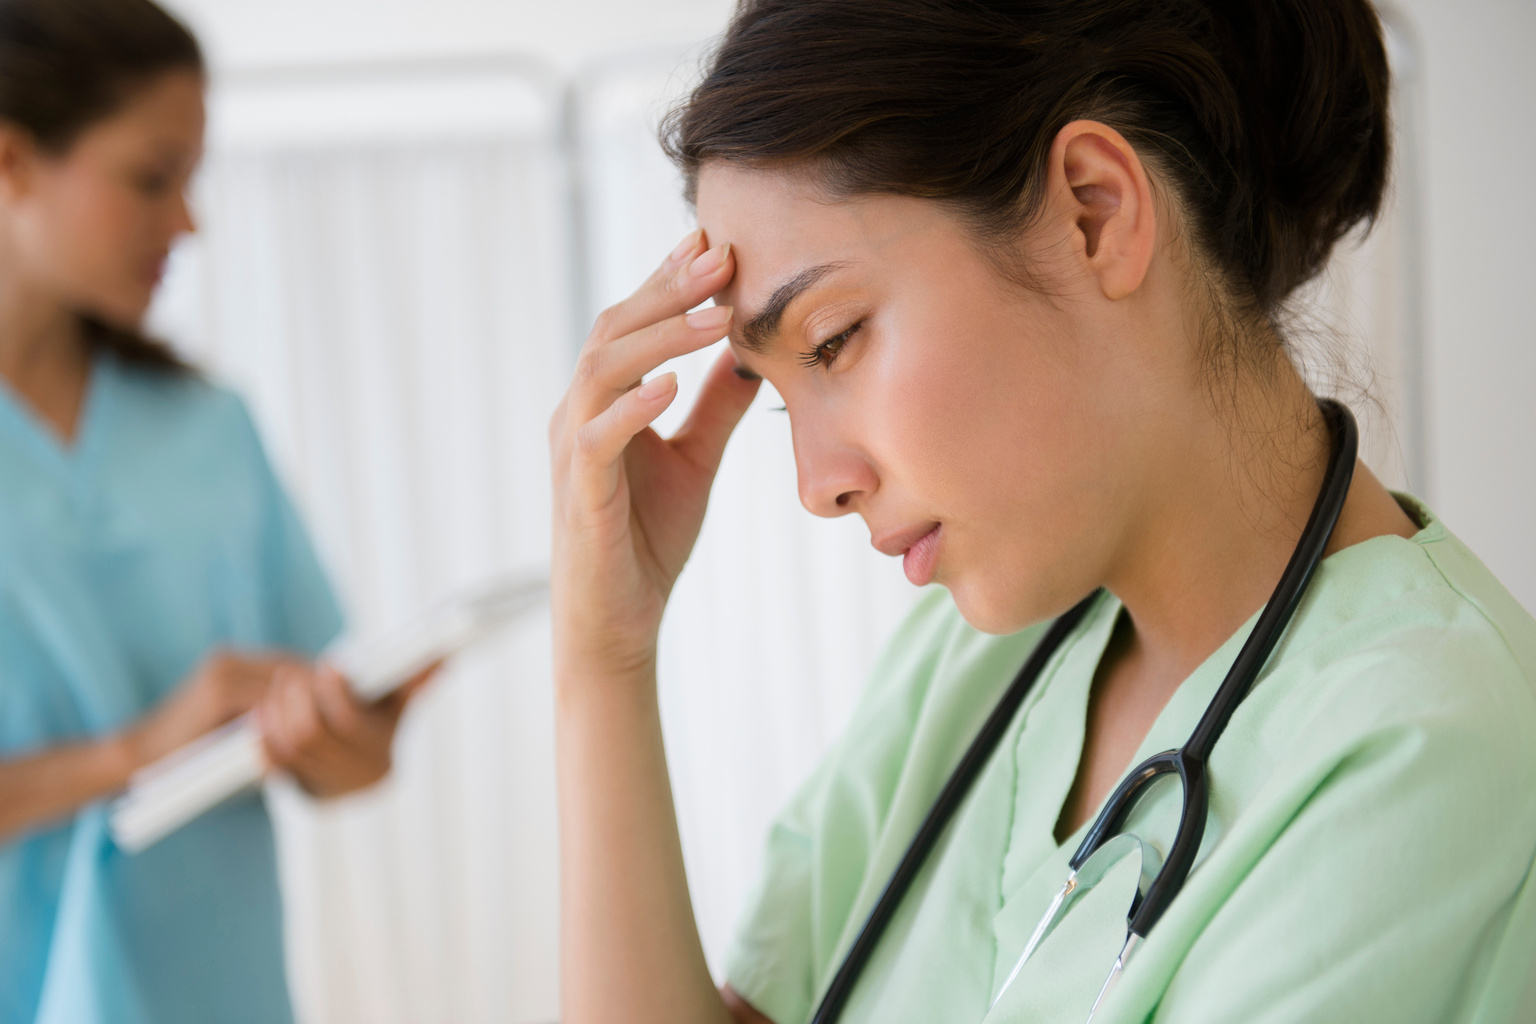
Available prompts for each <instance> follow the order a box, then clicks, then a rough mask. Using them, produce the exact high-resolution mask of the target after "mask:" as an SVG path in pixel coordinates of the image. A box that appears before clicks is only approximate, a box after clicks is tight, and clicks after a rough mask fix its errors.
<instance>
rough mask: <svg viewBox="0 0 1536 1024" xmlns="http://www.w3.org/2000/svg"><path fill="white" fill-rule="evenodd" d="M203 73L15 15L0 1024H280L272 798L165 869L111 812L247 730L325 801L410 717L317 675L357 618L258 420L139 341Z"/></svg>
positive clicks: (0, 160) (51, 2)
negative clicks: (190, 752) (241, 728)
mask: <svg viewBox="0 0 1536 1024" xmlns="http://www.w3.org/2000/svg"><path fill="white" fill-rule="evenodd" d="M204 87H205V81H204V67H203V59H202V56H201V54H200V52H199V48H198V45H197V43H196V41H195V40H194V39H193V37H192V36H191V34H190V33H189V32H188V31H187V30H186V29H185V28H184V27H183V26H182V25H181V24H179V23H178V22H177V21H175V20H174V19H173V18H171V17H170V16H169V15H168V14H166V13H165V12H164V11H163V10H161V9H160V8H159V7H157V6H156V5H154V4H153V3H151V2H150V0H0V844H3V845H0V907H3V908H4V909H3V912H0V1022H3V1024H22V1022H30V1021H34V1020H35V1021H46V1022H70V1024H88V1022H96V1021H112V1022H145V1024H148V1022H156V1024H161V1022H177V1021H187V1022H193V1021H196V1022H208V1021H253V1022H255V1021H260V1022H264V1024H270V1022H281V1021H285V1020H290V1019H291V1016H292V1013H291V1009H290V1001H289V997H288V991H287V986H286V982H285V980H284V970H283V955H282V927H281V908H280V904H279V896H278V882H277V869H276V863H275V857H274V850H273V841H272V831H271V825H270V822H269V820H268V816H267V810H266V807H265V804H264V802H263V800H262V797H261V796H260V795H259V794H256V795H251V796H248V797H245V798H242V799H239V800H235V801H232V802H230V803H227V804H225V805H224V806H222V807H220V808H218V809H217V810H215V811H213V812H211V813H209V814H207V815H205V816H204V817H203V818H201V819H199V820H197V821H195V822H193V823H191V824H190V825H188V826H186V827H185V828H183V829H181V830H180V831H179V832H177V833H175V834H174V835H172V836H170V837H169V838H167V839H165V840H163V841H162V842H160V843H159V844H158V845H156V846H154V847H152V848H151V849H149V850H148V851H146V852H144V853H142V854H139V855H135V856H128V855H126V854H124V853H122V852H121V851H118V850H117V849H115V848H114V847H113V846H112V844H111V842H110V840H109V838H108V836H107V833H106V830H105V814H104V810H103V807H102V806H101V804H100V803H99V801H100V800H101V799H102V798H103V797H106V796H108V795H110V794H113V793H115V792H117V791H119V790H121V789H122V788H123V785H124V783H125V782H126V780H127V779H128V777H129V775H130V774H131V773H132V772H134V771H135V770H136V769H138V768H140V767H142V766H144V765H145V764H148V763H150V762H152V761H154V760H155V759H157V758H159V757H161V756H162V755H164V754H167V753H169V752H170V751H172V750H175V749H176V748H177V747H179V746H181V745H182V744H184V743H186V742H188V741H189V740H192V739H194V738H196V737H198V736H200V735H202V734H204V733H206V732H207V731H208V730H210V729H212V728H214V727H215V726H218V725H220V724H222V723H224V722H226V721H228V720H230V719H231V718H233V717H235V716H237V715H240V714H243V713H245V712H247V711H251V710H253V709H254V710H255V711H256V713H257V715H258V720H259V722H260V725H261V728H262V732H263V735H264V738H265V744H266V749H267V753H268V757H269V759H270V761H271V762H272V764H273V765H274V766H275V767H278V768H282V769H285V770H286V771H288V772H290V773H291V774H292V775H293V776H295V777H296V778H297V780H298V781H299V782H300V784H301V785H303V786H304V788H305V789H307V790H308V791H309V792H311V793H313V794H317V795H322V796H330V795H337V794H342V793H346V792H350V791H353V790H356V789H359V788H362V787H365V786H367V785H370V784H372V783H373V782H375V781H376V780H378V779H379V778H381V777H382V776H383V775H384V774H385V773H386V771H387V770H388V767H389V752H390V743H391V740H392V738H393V734H394V730H395V726H396V723H397V722H398V720H399V716H400V713H401V710H402V709H403V707H404V705H405V702H406V700H407V699H408V697H409V694H410V692H411V690H410V689H409V688H408V689H407V690H405V691H402V692H401V693H399V694H397V695H396V696H395V697H393V698H391V699H388V700H386V701H384V702H383V703H381V704H378V705H374V706H364V705H362V704H360V703H358V702H357V701H356V700H355V699H354V698H353V697H352V696H351V694H350V691H349V690H348V689H347V687H346V684H345V682H344V681H343V680H341V679H340V678H339V677H338V676H336V675H335V674H334V673H329V672H320V671H315V670H312V669H311V668H310V667H309V665H308V662H309V660H310V659H312V658H313V657H314V656H315V655H316V654H317V653H318V652H319V651H320V650H321V649H322V648H323V647H325V646H326V644H327V643H328V642H329V641H330V640H331V639H332V638H333V637H334V636H335V635H336V634H337V632H338V631H339V629H340V627H341V622H342V619H341V614H340V612H339V610H338V608H337V604H336V601H335V598H334V597H333V596H332V592H331V588H330V586H329V585H328V583H327V581H326V578H325V575H324V573H323V572H322V570H321V568H320V565H319V564H318V562H317V560H316V557H315V555H314V552H313V551H312V550H311V547H310V543H309V540H308V539H307V537H306V536H305V532H304V529H303V527H302V526H301V525H300V523H299V520H298V519H297V517H296V516H295V514H294V511H293V508H292V507H291V506H290V504H289V501H288V499H287V497H286V496H285V495H284V493H283V490H282V487H281V486H280V485H279V483H278V481H277V479H276V478H275V476H274V475H273V472H272V469H271V467H270V466H269V465H268V463H267V459H266V457H265V455H264V454H263V451H262V448H261V444H260V442H259V441H258V439H257V436H256V432H255V430H254V429H253V426H252V423H251V420H250V418H249V416H248V415H247V413H246V411H245V408H244V407H243V405H242V404H241V402H240V400H239V399H238V398H236V397H235V396H234V395H233V394H231V393H229V392H227V391H225V390H222V389H220V388H218V387H215V386H213V385H212V384H210V383H209V382H207V381H206V380H204V379H203V378H202V377H201V376H200V375H199V374H198V373H197V372H195V371H194V370H192V369H190V368H189V367H187V366H186V365H184V364H183V363H181V362H180V361H179V360H178V359H177V357H176V356H175V355H174V354H172V353H171V352H170V351H169V350H167V349H165V348H163V347H161V346H160V345H158V344H156V343H154V342H151V341H149V340H146V339H145V338H144V337H143V336H142V335H141V334H140V333H139V325H140V322H141V320H142V319H143V317H144V315H145V311H146V309H147V308H148V306H149V303H150V299H151V297H152V295H153V294H154V291H155V288H156V285H157V284H158V282H159V280H160V276H161V273H162V271H163V270H164V267H165V262H166V258H167V256H168V254H169V252H170V249H171V246H172V243H173V242H174V241H175V240H176V239H177V237H178V236H180V235H182V234H184V233H185V232H188V231H190V230H192V228H193V222H192V217H191V215H190V213H189V211H188V208H187V201H186V191H187V187H188V182H189V179H190V178H191V176H192V174H193V171H194V169H195V168H196V166H197V164H198V161H199V159H200V157H201V154H202V146H203V126H204V103H203V93H204Z"/></svg>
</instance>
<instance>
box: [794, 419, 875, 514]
mask: <svg viewBox="0 0 1536 1024" xmlns="http://www.w3.org/2000/svg"><path fill="white" fill-rule="evenodd" d="M790 424H791V427H790V429H791V433H792V434H793V435H794V441H795V475H796V477H797V479H798V482H799V486H800V504H802V505H804V506H805V507H806V510H807V511H809V512H810V513H811V514H813V515H818V516H823V517H825V518H828V519H833V518H836V517H837V516H843V515H847V514H848V513H849V512H857V511H859V507H860V505H861V504H862V503H863V500H864V499H867V498H868V497H869V496H870V495H871V494H873V493H875V490H876V488H878V487H879V486H880V477H879V475H878V474H877V473H876V472H875V468H874V466H873V465H871V464H870V461H869V459H868V458H867V457H866V456H865V455H864V453H863V452H861V451H860V450H859V449H858V448H857V447H856V446H855V445H853V444H850V443H849V442H848V441H847V440H846V439H845V438H842V437H840V436H839V434H838V432H837V431H836V430H835V429H834V426H833V424H830V423H825V422H822V423H818V422H816V421H815V420H811V421H809V422H806V421H804V420H801V421H797V420H795V419H794V417H791V418H790Z"/></svg>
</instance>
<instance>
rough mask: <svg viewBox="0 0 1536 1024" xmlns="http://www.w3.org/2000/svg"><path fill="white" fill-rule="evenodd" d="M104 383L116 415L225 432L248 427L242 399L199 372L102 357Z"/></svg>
mask: <svg viewBox="0 0 1536 1024" xmlns="http://www.w3.org/2000/svg"><path fill="white" fill-rule="evenodd" d="M101 358H102V359H103V360H104V363H103V365H102V367H101V374H102V378H103V382H104V383H105V384H107V386H108V387H109V388H110V391H111V396H110V397H111V399H113V404H114V405H115V406H116V407H117V409H116V411H117V412H118V414H119V416H120V418H123V419H127V420H129V421H131V422H142V423H144V424H146V425H156V426H161V427H171V426H180V427H187V426H193V427H198V428H203V429H208V428H213V429H216V430H219V431H222V432H225V433H236V434H244V433H250V432H252V431H253V428H252V426H251V417H250V413H249V412H248V411H247V409H246V406H245V402H244V401H243V400H242V399H241V398H240V396H239V395H238V394H237V393H235V392H234V391H233V390H232V389H230V388H228V387H225V386H224V385H222V384H219V383H216V382H215V381H213V380H211V379H209V378H208V377H206V376H204V375H203V374H201V373H198V372H195V371H189V372H185V373H176V372H169V371H165V370H160V369H153V368H145V367H138V366H130V365H127V364H125V363H123V362H122V361H121V360H118V359H116V358H114V357H112V356H102V357H101Z"/></svg>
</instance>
